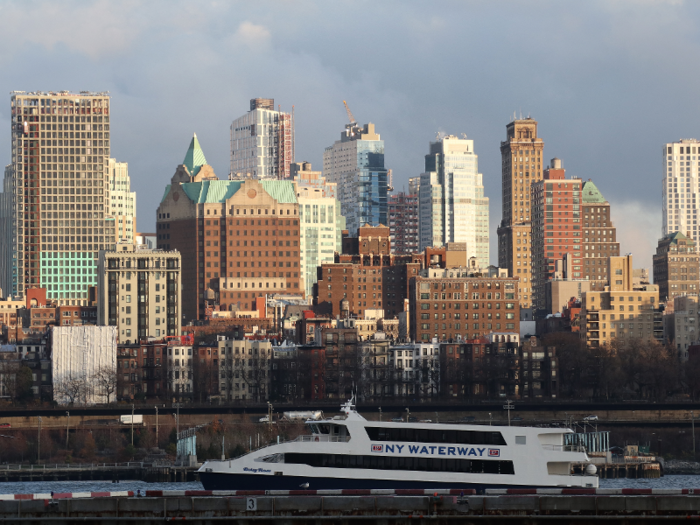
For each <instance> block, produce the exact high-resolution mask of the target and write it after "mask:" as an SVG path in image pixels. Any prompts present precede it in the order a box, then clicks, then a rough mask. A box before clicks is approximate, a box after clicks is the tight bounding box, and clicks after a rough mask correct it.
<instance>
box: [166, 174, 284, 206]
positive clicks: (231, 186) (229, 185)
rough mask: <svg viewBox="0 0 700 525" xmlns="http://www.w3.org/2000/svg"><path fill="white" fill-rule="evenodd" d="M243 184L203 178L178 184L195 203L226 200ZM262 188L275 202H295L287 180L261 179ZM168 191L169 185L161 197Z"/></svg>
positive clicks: (235, 181)
mask: <svg viewBox="0 0 700 525" xmlns="http://www.w3.org/2000/svg"><path fill="white" fill-rule="evenodd" d="M242 184H243V181H241V180H205V181H202V182H185V183H183V184H181V185H180V187H181V188H182V190H183V191H184V192H185V194H186V195H187V197H189V199H190V200H191V201H192V202H195V203H197V204H204V203H215V202H226V201H227V200H228V199H230V198H231V197H232V196H233V195H234V194H235V193H236V192H237V191H238V190H239V189H240V188H241V185H242ZM260 184H262V187H263V189H264V190H265V191H266V192H267V193H268V194H269V195H270V197H272V198H273V199H275V200H276V201H277V202H279V203H282V204H291V203H295V202H297V196H296V193H295V192H294V185H293V184H292V182H291V181H287V180H261V181H260ZM169 193H170V186H167V187H166V188H165V194H164V195H163V199H165V197H166V196H167V195H168V194H169Z"/></svg>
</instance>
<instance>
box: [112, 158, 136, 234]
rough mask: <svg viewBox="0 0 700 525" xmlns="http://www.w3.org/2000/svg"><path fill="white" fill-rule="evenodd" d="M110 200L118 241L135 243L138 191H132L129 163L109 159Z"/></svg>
mask: <svg viewBox="0 0 700 525" xmlns="http://www.w3.org/2000/svg"><path fill="white" fill-rule="evenodd" d="M108 173H109V201H110V210H111V212H112V215H113V216H114V227H115V235H116V238H117V242H130V243H134V235H136V192H135V191H131V178H130V177H129V165H128V164H127V163H126V162H117V161H116V160H115V159H109V170H108Z"/></svg>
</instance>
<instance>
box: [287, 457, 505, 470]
mask: <svg viewBox="0 0 700 525" xmlns="http://www.w3.org/2000/svg"><path fill="white" fill-rule="evenodd" d="M284 461H285V463H288V464H297V465H309V466H311V467H328V468H358V469H377V470H414V471H423V472H466V473H471V474H515V470H514V468H513V462H512V461H504V460H486V459H474V460H468V459H453V458H449V459H448V458H421V457H405V456H376V455H375V456H354V455H351V454H299V453H287V454H284Z"/></svg>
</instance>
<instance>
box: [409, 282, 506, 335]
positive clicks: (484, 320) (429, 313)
mask: <svg viewBox="0 0 700 525" xmlns="http://www.w3.org/2000/svg"><path fill="white" fill-rule="evenodd" d="M469 275H470V273H468V271H467V270H466V268H462V269H459V268H456V269H432V268H431V269H425V270H422V271H421V272H420V274H419V275H417V276H416V277H414V278H411V281H410V288H411V289H410V294H409V301H410V306H409V311H410V312H411V314H412V319H411V327H410V331H411V339H413V340H414V341H420V342H428V341H432V340H433V339H437V340H438V341H447V340H460V339H461V340H469V339H479V338H480V337H482V336H485V335H486V336H487V335H489V334H490V333H492V332H499V333H501V332H503V333H509V334H519V333H520V302H519V297H518V285H519V279H518V278H516V277H504V276H500V277H499V276H491V277H489V276H486V277H469Z"/></svg>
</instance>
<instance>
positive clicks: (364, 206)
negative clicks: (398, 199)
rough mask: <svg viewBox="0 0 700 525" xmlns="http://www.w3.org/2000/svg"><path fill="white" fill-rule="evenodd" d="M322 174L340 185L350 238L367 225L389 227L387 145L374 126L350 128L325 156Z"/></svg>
mask: <svg viewBox="0 0 700 525" xmlns="http://www.w3.org/2000/svg"><path fill="white" fill-rule="evenodd" d="M323 174H324V176H325V177H326V179H327V180H328V182H334V183H335V184H337V185H338V200H340V206H341V214H342V215H343V216H344V217H345V220H346V221H347V227H348V230H349V231H350V234H351V235H356V234H357V232H358V229H359V228H360V227H361V226H365V225H366V224H368V225H370V226H379V225H380V224H382V225H386V224H387V191H388V178H387V169H386V168H385V167H384V141H383V140H381V137H380V136H379V134H378V133H375V131H374V124H372V123H371V122H370V123H369V124H365V125H364V127H360V126H358V125H357V123H356V122H352V123H350V124H347V125H346V126H345V131H344V132H343V133H341V135H340V140H338V141H336V142H335V144H333V145H332V146H329V147H327V148H326V150H325V151H324V152H323Z"/></svg>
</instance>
